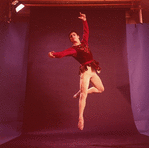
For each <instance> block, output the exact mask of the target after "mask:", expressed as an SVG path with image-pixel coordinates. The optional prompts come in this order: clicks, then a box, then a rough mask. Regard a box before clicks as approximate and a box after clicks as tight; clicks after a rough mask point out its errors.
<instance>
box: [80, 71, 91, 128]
mask: <svg viewBox="0 0 149 148" xmlns="http://www.w3.org/2000/svg"><path fill="white" fill-rule="evenodd" d="M89 82H90V75H89V74H88V72H85V73H83V74H82V75H81V77H80V99H79V122H78V128H79V129H80V130H83V128H84V118H83V113H84V109H85V106H86V98H87V91H88V86H89Z"/></svg>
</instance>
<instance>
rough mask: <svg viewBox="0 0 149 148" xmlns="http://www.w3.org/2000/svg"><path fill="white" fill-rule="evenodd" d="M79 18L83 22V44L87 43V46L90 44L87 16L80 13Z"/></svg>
mask: <svg viewBox="0 0 149 148" xmlns="http://www.w3.org/2000/svg"><path fill="white" fill-rule="evenodd" d="M78 18H79V19H81V20H82V21H83V39H82V41H81V42H85V43H86V44H88V38H89V27H88V23H87V19H86V15H85V14H82V13H81V12H80V16H79V17H78Z"/></svg>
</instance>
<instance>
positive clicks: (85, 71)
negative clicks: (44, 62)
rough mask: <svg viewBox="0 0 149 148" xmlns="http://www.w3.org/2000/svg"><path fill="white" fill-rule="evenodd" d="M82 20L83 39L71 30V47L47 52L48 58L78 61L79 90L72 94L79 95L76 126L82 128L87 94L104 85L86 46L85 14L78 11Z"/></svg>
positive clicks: (99, 91) (98, 69) (87, 35)
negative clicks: (70, 58)
mask: <svg viewBox="0 0 149 148" xmlns="http://www.w3.org/2000/svg"><path fill="white" fill-rule="evenodd" d="M78 18H79V19H81V20H82V21H83V39H82V40H81V41H80V37H79V35H78V34H77V33H76V32H75V31H72V32H70V34H69V39H70V41H71V42H72V44H73V45H72V47H70V48H68V49H65V50H64V51H62V52H54V51H51V52H49V54H48V55H49V57H50V58H62V57H64V56H72V57H74V58H75V59H76V60H77V61H78V62H79V63H80V65H81V66H80V90H79V91H78V92H77V93H76V94H75V95H74V96H73V97H74V98H78V97H79V122H78V128H79V129H80V130H83V128H84V117H83V113H84V109H85V106H86V98H87V94H90V93H102V92H103V91H104V86H103V84H102V81H101V79H100V78H99V76H98V75H97V73H96V71H97V72H98V73H99V72H100V70H101V68H100V67H99V63H98V62H97V61H95V60H94V59H93V55H92V53H91V51H90V49H89V47H88V38H89V28H88V24H87V21H86V15H85V14H82V13H81V12H80V17H78ZM90 82H91V83H92V84H93V87H91V88H89V89H88V87H89V83H90Z"/></svg>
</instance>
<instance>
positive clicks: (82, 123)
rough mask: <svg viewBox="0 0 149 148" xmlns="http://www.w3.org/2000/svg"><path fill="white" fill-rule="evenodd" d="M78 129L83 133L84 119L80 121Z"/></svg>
mask: <svg viewBox="0 0 149 148" xmlns="http://www.w3.org/2000/svg"><path fill="white" fill-rule="evenodd" d="M78 128H79V129H80V130H81V131H82V130H83V128H84V119H83V118H82V119H79V122H78Z"/></svg>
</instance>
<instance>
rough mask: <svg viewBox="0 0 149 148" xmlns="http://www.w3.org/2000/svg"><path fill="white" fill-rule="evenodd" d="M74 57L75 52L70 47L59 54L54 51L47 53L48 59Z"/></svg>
mask: <svg viewBox="0 0 149 148" xmlns="http://www.w3.org/2000/svg"><path fill="white" fill-rule="evenodd" d="M75 55H76V50H75V49H74V48H72V47H70V48H68V49H65V50H63V51H61V52H54V51H51V52H49V53H48V56H49V57H50V58H62V57H65V56H75Z"/></svg>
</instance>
